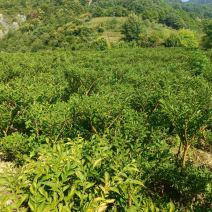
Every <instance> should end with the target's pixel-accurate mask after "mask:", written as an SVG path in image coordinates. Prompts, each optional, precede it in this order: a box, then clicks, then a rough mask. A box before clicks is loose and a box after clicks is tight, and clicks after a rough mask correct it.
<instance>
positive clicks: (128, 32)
mask: <svg viewBox="0 0 212 212" xmlns="http://www.w3.org/2000/svg"><path fill="white" fill-rule="evenodd" d="M141 33H142V20H141V18H140V17H138V16H137V15H135V14H132V15H130V16H129V17H128V19H127V21H126V22H125V23H124V25H123V31H122V34H123V35H124V36H125V40H126V41H132V40H138V39H139V35H140V34H141Z"/></svg>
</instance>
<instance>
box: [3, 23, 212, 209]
mask: <svg viewBox="0 0 212 212" xmlns="http://www.w3.org/2000/svg"><path fill="white" fill-rule="evenodd" d="M72 26H74V25H72V24H70V25H68V26H66V27H67V28H66V27H65V28H63V27H61V28H60V29H59V30H58V31H63V30H64V29H70V30H71V29H73V28H72ZM69 27H70V28H69ZM75 27H76V25H75ZM76 28H77V29H76ZM76 28H74V29H73V31H74V32H76V31H77V30H78V27H76ZM41 31H42V30H41ZM148 36H149V37H150V38H149V37H148ZM154 36H155V35H154V34H151V33H148V34H147V35H146V37H147V38H148V39H147V40H146V41H147V42H149V43H150V44H151V45H156V44H157V42H158V37H159V38H162V37H163V36H164V35H163V33H161V32H160V31H158V34H156V36H155V37H154ZM100 41H101V42H100V44H101V45H102V44H104V45H105V39H104V42H102V40H100ZM144 41H145V40H144ZM138 44H139V42H137V41H132V42H131V43H130V44H129V46H128V44H127V43H125V42H123V41H121V42H120V43H119V46H120V47H121V46H122V48H123V47H126V48H125V49H118V50H113V51H94V50H93V51H72V52H69V51H53V52H48V53H44V52H40V53H36V54H35V53H30V54H29V53H25V54H23V53H20V54H7V53H5V54H1V55H0V69H1V72H0V111H1V113H0V114H1V115H0V130H1V134H0V144H1V147H0V148H1V149H0V151H1V152H2V153H3V155H5V156H7V157H8V158H12V160H13V161H15V163H16V164H18V165H19V166H20V165H21V166H22V167H21V169H20V170H18V169H17V170H11V173H10V172H9V170H8V172H9V174H8V175H9V176H10V177H7V171H5V174H6V175H1V176H0V178H1V179H0V182H2V185H4V186H5V187H6V188H5V190H4V191H3V192H4V194H3V196H0V201H1V203H0V204H1V206H0V207H1V209H2V208H3V209H4V210H5V211H11V210H12V209H11V207H14V209H16V211H18V210H19V211H21V210H26V209H27V210H29V211H45V210H46V211H70V210H71V211H86V210H87V211H89V210H90V211H98V210H100V211H101V210H102V211H104V210H105V211H121V212H122V211H123V212H124V211H145V210H147V209H148V210H149V211H163V210H164V211H174V210H175V211H177V210H182V208H183V207H186V208H189V207H191V206H192V204H191V201H192V199H194V198H195V199H196V202H195V204H196V206H195V207H196V208H198V207H199V208H201V207H203V206H204V204H205V205H206V206H204V207H205V208H206V209H208V208H209V204H210V203H211V197H210V196H211V195H210V194H211V193H210V183H211V173H210V172H209V171H207V170H206V169H205V168H204V167H195V166H194V164H192V162H191V161H190V160H189V159H188V158H185V157H184V156H183V157H181V154H179V157H178V158H177V156H176V155H173V152H176V149H177V148H179V147H184V152H185V153H184V155H185V156H186V151H187V150H188V148H189V147H190V146H191V147H193V146H195V139H196V138H197V137H198V136H199V134H201V133H204V131H205V129H207V130H209V129H210V126H211V105H212V104H211V83H212V78H211V74H210V69H211V63H210V59H209V58H210V57H211V52H210V51H208V52H207V56H206V55H205V54H204V53H203V51H200V50H199V51H194V50H193V49H190V50H189V51H188V50H185V49H184V48H164V47H163V48H157V49H153V48H147V49H142V48H137V47H134V48H133V49H131V48H130V45H132V46H134V45H136V46H138ZM101 45H100V46H101ZM104 45H103V47H104ZM126 45H127V46H126ZM96 47H99V46H98V45H97V46H96ZM96 47H95V48H96ZM103 47H102V50H103V49H105V47H104V48H103ZM117 48H119V47H117ZM99 50H101V48H99ZM107 50H108V48H107ZM198 58H199V60H198ZM177 134H178V137H179V139H180V141H181V146H178V143H177V142H175V140H176V139H174V138H176V136H177ZM179 149H180V150H181V148H179ZM180 152H182V151H180ZM184 159H186V160H187V162H186V160H184ZM185 162H186V163H185ZM195 165H196V164H195ZM181 169H182V174H183V175H180V170H181ZM7 178H8V179H9V180H10V182H6V181H5V179H7ZM22 179H23V180H22ZM15 180H16V181H15ZM23 183H24V185H23V186H22V184H23ZM25 183H26V184H25ZM11 189H13V190H14V191H16V190H17V192H20V193H18V194H16V198H14V197H13V195H15V193H14V192H12V193H11ZM7 190H8V191H9V192H10V193H9V194H11V195H10V196H9V199H12V200H13V201H14V202H13V203H14V204H15V205H13V206H12V204H11V205H8V206H6V205H5V201H7V200H8V198H6V197H5V195H6V192H7ZM200 194H204V199H202V198H201V197H199V195H200ZM25 195H26V196H25ZM22 196H23V197H25V198H24V199H23V201H22V200H21V197H22ZM4 198H6V199H4ZM3 199H4V201H2V200H3ZM170 199H171V200H172V202H170ZM19 201H20V204H19V203H18V202H19ZM201 201H202V202H201ZM186 204H188V206H189V207H187V206H186ZM173 205H175V206H176V209H174V206H173ZM4 206H5V208H4ZM24 207H25V208H24ZM53 207H54V208H53ZM192 207H194V206H192Z"/></svg>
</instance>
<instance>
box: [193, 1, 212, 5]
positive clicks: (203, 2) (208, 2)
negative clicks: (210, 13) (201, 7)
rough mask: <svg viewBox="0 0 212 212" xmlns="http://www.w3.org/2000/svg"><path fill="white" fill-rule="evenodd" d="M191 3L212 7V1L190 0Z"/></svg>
mask: <svg viewBox="0 0 212 212" xmlns="http://www.w3.org/2000/svg"><path fill="white" fill-rule="evenodd" d="M189 2H194V3H197V4H211V5H212V0H190V1H189Z"/></svg>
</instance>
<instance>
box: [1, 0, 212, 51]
mask: <svg viewBox="0 0 212 212" xmlns="http://www.w3.org/2000/svg"><path fill="white" fill-rule="evenodd" d="M201 6H202V7H200V6H199V4H196V3H183V2H181V1H180V0H137V1H135V0H116V1H114V0H92V1H90V0H30V1H26V0H1V2H0V14H3V19H2V20H3V21H4V24H3V25H2V24H1V20H0V30H2V32H7V30H5V28H4V26H5V23H6V24H7V25H8V26H12V24H13V23H14V22H17V23H18V25H19V26H20V27H19V28H18V29H15V30H14V29H12V30H10V31H9V33H7V35H6V33H5V35H4V38H3V40H2V39H1V40H0V51H6V52H17V51H21V52H26V51H34V52H36V51H38V50H42V49H46V48H47V49H55V48H66V47H67V46H68V47H71V48H72V49H78V48H80V47H82V46H84V44H85V43H86V44H88V45H89V44H91V43H92V42H93V40H95V39H97V38H98V37H99V36H101V35H102V34H101V33H102V32H103V31H105V30H108V29H106V27H105V26H104V24H102V23H101V22H100V23H99V25H92V24H90V22H91V20H93V19H95V18H101V17H109V18H114V19H113V21H112V22H113V23H112V22H111V23H110V24H109V25H110V26H109V30H110V32H111V30H112V31H113V32H114V31H115V32H118V31H119V32H121V30H122V29H121V27H120V26H119V24H117V23H119V21H118V18H119V20H121V21H122V22H123V20H124V18H125V17H128V16H129V15H130V14H132V13H135V14H136V15H137V16H138V17H140V18H141V19H143V20H147V21H149V22H150V23H156V24H162V25H163V26H167V27H170V28H172V29H175V30H180V29H183V28H185V29H191V30H196V31H201V28H202V22H201V20H200V19H204V18H211V17H212V7H210V6H208V5H207V6H206V5H201ZM18 14H20V15H26V17H27V18H26V21H25V22H20V21H19V20H17V18H16V17H17V15H18ZM122 24H123V23H122ZM118 26H119V27H118ZM148 26H149V24H148V23H147V24H146V25H145V27H148ZM107 27H108V26H107ZM143 33H146V29H144V30H143ZM0 34H1V33H0ZM163 34H164V33H163Z"/></svg>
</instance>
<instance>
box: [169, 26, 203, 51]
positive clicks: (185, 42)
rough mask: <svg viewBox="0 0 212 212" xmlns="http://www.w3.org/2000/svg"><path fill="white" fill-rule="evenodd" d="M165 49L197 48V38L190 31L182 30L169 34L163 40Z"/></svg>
mask: <svg viewBox="0 0 212 212" xmlns="http://www.w3.org/2000/svg"><path fill="white" fill-rule="evenodd" d="M165 46H166V47H185V48H197V47H198V46H199V44H198V41H197V38H196V37H195V35H194V32H192V31H190V30H185V29H182V30H180V31H179V32H178V33H173V34H171V35H170V36H169V37H168V38H167V39H166V40H165Z"/></svg>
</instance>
